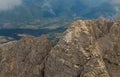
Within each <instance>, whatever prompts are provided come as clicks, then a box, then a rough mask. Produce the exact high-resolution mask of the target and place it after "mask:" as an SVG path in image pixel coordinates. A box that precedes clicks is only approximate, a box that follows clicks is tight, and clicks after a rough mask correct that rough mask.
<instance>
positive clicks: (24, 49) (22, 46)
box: [0, 35, 51, 77]
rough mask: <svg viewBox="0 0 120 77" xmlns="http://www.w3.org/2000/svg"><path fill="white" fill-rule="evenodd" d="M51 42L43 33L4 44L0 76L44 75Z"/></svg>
mask: <svg viewBox="0 0 120 77" xmlns="http://www.w3.org/2000/svg"><path fill="white" fill-rule="evenodd" d="M50 50H51V44H50V42H49V41H48V40H47V38H46V37H45V36H44V35H42V36H41V37H39V38H35V37H33V36H24V37H23V38H22V39H21V40H19V41H15V42H11V43H7V44H5V45H3V46H2V48H1V52H2V56H1V58H2V59H1V62H0V77H44V63H45V60H46V57H47V55H48V54H49V52H50Z"/></svg>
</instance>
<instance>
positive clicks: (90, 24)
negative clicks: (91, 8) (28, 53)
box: [45, 18, 120, 77]
mask: <svg viewBox="0 0 120 77" xmlns="http://www.w3.org/2000/svg"><path fill="white" fill-rule="evenodd" d="M119 33H120V24H119V22H111V21H106V20H104V19H103V18H100V19H98V20H96V21H91V20H84V21H83V20H79V21H76V22H74V23H73V24H72V26H71V27H70V28H69V29H68V30H67V31H66V32H65V33H64V34H63V37H62V38H61V39H60V41H59V42H58V44H57V45H56V46H55V47H54V48H53V49H52V50H51V52H50V55H49V57H48V59H47V62H46V63H45V77H119V76H120V74H119V72H120V60H119V57H120V56H119V53H120V51H119V50H120V49H119V48H120V34H119Z"/></svg>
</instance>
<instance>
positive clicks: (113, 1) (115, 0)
mask: <svg viewBox="0 0 120 77" xmlns="http://www.w3.org/2000/svg"><path fill="white" fill-rule="evenodd" d="M111 3H113V4H120V0H112V2H111Z"/></svg>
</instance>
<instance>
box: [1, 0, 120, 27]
mask: <svg viewBox="0 0 120 77" xmlns="http://www.w3.org/2000/svg"><path fill="white" fill-rule="evenodd" d="M109 1H110V0H109ZM118 13H119V8H118V7H115V6H114V5H112V4H111V3H110V2H108V0H100V1H97V0H96V1H93V0H23V1H22V4H21V5H20V6H16V7H14V9H11V10H7V11H0V28H22V29H23V28H30V29H41V28H50V29H56V28H58V27H61V26H64V27H65V26H67V25H68V24H69V23H70V22H71V21H73V20H76V19H96V18H98V17H100V16H104V17H106V18H113V17H114V16H115V15H117V14H118Z"/></svg>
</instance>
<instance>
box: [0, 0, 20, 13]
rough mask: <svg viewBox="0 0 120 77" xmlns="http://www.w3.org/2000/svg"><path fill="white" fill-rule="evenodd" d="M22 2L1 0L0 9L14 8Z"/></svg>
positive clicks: (18, 0)
mask: <svg viewBox="0 0 120 77" xmlns="http://www.w3.org/2000/svg"><path fill="white" fill-rule="evenodd" d="M21 3H22V0H0V11H1V10H8V9H12V8H14V7H15V6H18V5H20V4H21Z"/></svg>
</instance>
